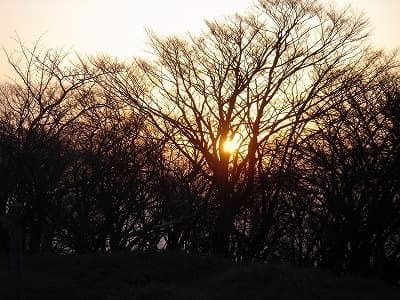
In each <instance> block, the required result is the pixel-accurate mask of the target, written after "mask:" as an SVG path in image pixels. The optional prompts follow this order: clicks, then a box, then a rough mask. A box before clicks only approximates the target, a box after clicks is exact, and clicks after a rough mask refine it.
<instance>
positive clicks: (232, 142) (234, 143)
mask: <svg viewBox="0 0 400 300" xmlns="http://www.w3.org/2000/svg"><path fill="white" fill-rule="evenodd" d="M239 146H240V138H239V136H238V135H235V136H234V137H230V138H228V139H227V140H226V141H225V142H224V145H223V149H224V152H226V153H233V152H235V151H236V150H237V149H238V148H239Z"/></svg>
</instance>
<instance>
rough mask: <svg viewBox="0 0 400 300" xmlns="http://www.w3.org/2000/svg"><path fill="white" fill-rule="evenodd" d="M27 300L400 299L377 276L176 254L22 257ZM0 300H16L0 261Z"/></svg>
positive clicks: (397, 292)
mask: <svg viewBox="0 0 400 300" xmlns="http://www.w3.org/2000/svg"><path fill="white" fill-rule="evenodd" d="M24 295H25V299H27V300H30V299H46V300H47V299H49V300H50V299H52V300H53V299H54V300H55V299H57V300H58V299H96V300H97V299H99V300H101V299H149V300H150V299H163V300H168V299H187V300H190V299H229V300H234V299H251V300H257V299H291V300H292V299H382V300H385V299H393V300H399V299H400V289H399V288H395V287H391V286H389V285H387V284H386V283H384V282H381V281H379V280H376V279H365V278H359V277H354V276H343V277H337V276H336V275H334V274H331V273H329V272H324V271H320V270H315V269H307V268H304V269H300V268H296V267H293V266H288V265H284V264H282V265H270V264H250V265H235V264H233V263H230V262H228V261H224V260H220V259H216V258H212V257H195V256H187V255H182V254H171V253H168V254H166V253H137V254H118V255H115V254H114V255H71V256H51V255H49V256H43V255H42V256H26V257H24ZM0 299H1V300H7V299H13V297H12V280H11V277H10V274H9V272H8V260H7V258H5V257H2V258H1V257H0Z"/></svg>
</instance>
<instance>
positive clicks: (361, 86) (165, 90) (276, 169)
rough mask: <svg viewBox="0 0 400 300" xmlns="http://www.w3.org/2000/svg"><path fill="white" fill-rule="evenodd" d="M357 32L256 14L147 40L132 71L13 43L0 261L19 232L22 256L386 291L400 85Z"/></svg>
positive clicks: (0, 164)
mask: <svg viewBox="0 0 400 300" xmlns="http://www.w3.org/2000/svg"><path fill="white" fill-rule="evenodd" d="M367 29H368V23H367V21H366V20H365V19H364V18H363V17H362V16H356V15H354V14H352V13H351V12H350V10H342V11H338V10H336V9H333V8H326V7H324V6H322V5H321V4H320V3H319V2H318V1H312V0H261V1H259V2H258V3H257V4H256V5H255V6H254V7H253V8H252V10H251V11H249V12H248V13H247V14H244V15H235V16H232V17H229V18H226V19H224V20H223V21H209V22H206V28H205V29H204V31H203V32H202V33H201V34H199V35H197V36H186V37H174V36H172V37H160V36H157V35H156V34H154V33H151V32H150V33H149V39H150V43H151V46H152V49H153V53H154V58H153V59H148V60H140V59H135V60H134V61H133V62H130V63H127V62H119V61H116V60H114V59H111V58H109V57H96V58H82V57H78V58H76V57H75V58H73V57H71V56H70V55H67V54H66V53H64V52H62V51H57V50H53V49H50V50H46V49H45V48H43V47H42V46H41V45H40V41H39V42H38V43H35V44H34V45H33V47H27V46H25V45H24V44H23V43H22V42H21V41H19V40H17V42H18V45H19V49H18V50H17V51H15V52H12V53H10V52H9V53H8V54H7V56H8V59H9V62H10V64H11V66H12V67H13V68H14V71H15V72H14V74H15V75H16V80H15V81H14V82H13V83H3V84H2V85H1V89H0V182H1V189H0V215H2V216H3V217H2V221H3V225H4V226H3V227H2V229H1V231H0V250H1V251H3V252H7V251H9V248H10V239H9V236H10V235H9V232H11V231H12V228H13V226H18V224H20V226H21V229H22V240H23V249H24V251H27V252H31V253H44V252H56V253H71V252H74V253H90V252H116V251H121V250H129V251H130V250H147V249H166V250H169V249H174V250H181V251H184V252H187V253H201V254H216V255H219V256H225V257H229V258H231V259H233V260H235V261H238V262H247V261H271V260H279V261H286V262H290V263H294V264H297V265H308V266H316V267H321V268H327V269H331V270H334V271H336V272H338V273H356V274H365V275H374V276H380V277H383V278H386V279H387V280H390V281H392V282H398V281H399V280H400V78H399V69H398V67H397V57H396V56H395V55H392V56H389V55H388V54H386V53H385V52H382V51H376V50H374V49H372V48H371V47H369V40H368V30H367ZM228 143H231V144H234V145H235V146H234V149H233V148H232V149H227V146H226V145H227V144H228ZM16 211H17V212H18V213H16ZM15 216H20V217H19V219H18V220H17V221H15ZM16 224H17V225H16Z"/></svg>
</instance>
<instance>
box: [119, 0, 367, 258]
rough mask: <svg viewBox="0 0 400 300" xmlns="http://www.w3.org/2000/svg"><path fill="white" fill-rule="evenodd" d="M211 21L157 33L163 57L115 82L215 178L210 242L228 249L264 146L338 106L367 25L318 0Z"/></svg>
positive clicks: (262, 5)
mask: <svg viewBox="0 0 400 300" xmlns="http://www.w3.org/2000/svg"><path fill="white" fill-rule="evenodd" d="M206 24H207V29H206V30H204V32H203V33H202V34H200V35H199V36H190V37H189V38H179V37H166V38H163V37H159V36H157V35H155V34H153V33H150V42H151V45H152V47H153V49H154V54H155V60H154V61H153V62H151V63H147V62H144V61H139V63H138V66H139V68H140V69H141V71H142V73H140V72H139V70H136V71H135V73H132V74H131V76H130V77H129V79H128V80H127V79H126V78H123V79H121V78H117V80H114V85H115V87H116V90H117V91H118V93H119V94H120V95H123V97H125V98H126V99H127V100H129V101H130V103H131V104H132V105H133V106H134V107H136V108H137V109H139V110H141V111H142V112H146V113H148V114H149V116H150V118H152V122H153V124H154V126H155V127H156V128H157V129H158V130H159V131H161V132H162V133H163V134H164V135H165V136H166V137H168V139H169V142H170V144H171V145H172V146H173V147H174V148H175V149H176V152H177V153H178V154H179V155H182V156H184V157H186V159H188V160H189V161H191V163H192V164H193V165H195V166H196V168H197V169H198V170H201V173H202V176H203V178H204V180H207V181H209V182H210V183H211V185H212V187H213V189H214V190H215V191H216V192H215V199H214V204H215V213H216V220H215V223H214V229H213V230H212V233H211V239H212V248H213V251H214V252H215V253H218V254H220V255H226V254H228V252H229V239H230V235H231V233H232V230H233V228H234V223H235V222H234V220H235V217H236V216H237V215H238V213H239V212H240V210H241V208H243V207H244V206H245V205H248V204H250V205H251V204H252V203H254V201H255V200H254V199H253V198H254V197H253V195H255V193H254V189H255V185H256V184H257V182H258V175H259V174H258V170H259V166H260V165H261V166H266V165H267V164H268V160H271V159H272V158H271V157H266V156H265V153H266V152H265V149H269V148H270V145H273V144H277V143H279V141H283V140H285V141H286V142H285V144H287V145H290V144H291V142H292V141H293V140H294V139H296V138H297V137H299V136H301V135H302V134H303V132H304V130H305V128H306V127H307V123H308V122H309V121H310V120H312V119H313V118H314V117H315V116H316V115H318V114H321V113H322V112H323V111H325V110H327V109H328V108H329V107H330V106H331V105H332V103H330V102H329V101H328V99H329V95H330V94H334V93H337V92H340V91H338V90H337V89H336V87H335V86H334V84H333V82H334V80H333V79H334V78H335V76H338V74H339V73H342V72H345V67H347V66H348V65H354V64H355V63H356V61H357V59H360V57H361V56H362V53H363V41H364V39H365V37H366V35H367V34H366V25H367V22H366V20H365V19H364V18H363V17H360V16H354V15H351V14H350V13H349V11H347V10H343V11H336V10H335V9H331V8H324V7H323V6H322V4H320V3H319V2H318V1H307V0H298V1H293V0H279V1H272V0H271V1H268V0H266V1H259V3H258V5H256V6H255V7H254V8H253V11H252V12H251V13H249V14H247V15H235V16H232V17H230V18H227V19H225V20H224V21H222V22H218V21H213V22H211V21H210V22H207V23H206ZM228 144H235V146H234V148H235V149H233V148H232V146H228ZM172 146H171V147H172ZM229 147H230V148H229ZM287 151H288V149H287V150H286V152H287ZM195 153H196V155H195ZM197 154H200V155H197ZM280 163H282V164H283V165H284V164H285V162H284V161H282V162H280Z"/></svg>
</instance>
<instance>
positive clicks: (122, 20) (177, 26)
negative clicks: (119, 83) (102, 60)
mask: <svg viewBox="0 0 400 300" xmlns="http://www.w3.org/2000/svg"><path fill="white" fill-rule="evenodd" d="M326 1H328V0H326ZM332 1H333V2H336V3H337V4H338V5H343V4H345V3H351V4H352V6H353V7H354V8H355V9H356V10H357V11H364V12H365V13H366V14H367V15H368V16H369V17H370V20H371V24H372V26H373V28H374V35H373V41H374V42H375V44H376V45H377V46H378V47H383V48H388V49H391V48H395V47H399V46H400V30H399V28H400V26H399V25H400V21H399V16H398V12H399V11H400V0H353V1H350V0H332ZM252 2H253V1H252V0H201V1H199V0H168V1H165V0H0V20H1V26H0V44H1V45H2V46H4V47H5V48H6V49H8V50H12V49H13V48H15V44H13V42H12V41H11V39H10V36H15V32H17V33H18V34H19V36H20V37H21V39H22V40H23V41H25V42H27V43H30V42H32V41H33V40H35V39H36V38H38V37H39V36H40V35H42V34H44V38H43V40H44V43H45V44H46V46H48V47H57V48H58V47H65V48H72V49H74V50H76V51H78V52H79V53H83V54H94V53H96V52H105V53H109V54H111V55H114V56H117V57H119V58H121V59H124V58H127V57H130V56H133V55H143V52H144V50H145V49H146V35H145V32H144V28H150V29H154V30H155V31H156V32H159V33H163V34H169V33H178V34H179V33H184V32H186V31H191V32H193V31H194V32H196V31H198V30H199V29H200V28H201V27H202V26H203V20H204V19H209V18H218V17H220V16H222V15H226V14H232V13H235V12H240V11H243V10H245V9H246V8H247V7H249V6H250V4H251V3H252ZM5 73H8V70H7V67H6V63H5V59H4V55H3V53H1V54H0V79H2V78H4V74H5Z"/></svg>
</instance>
